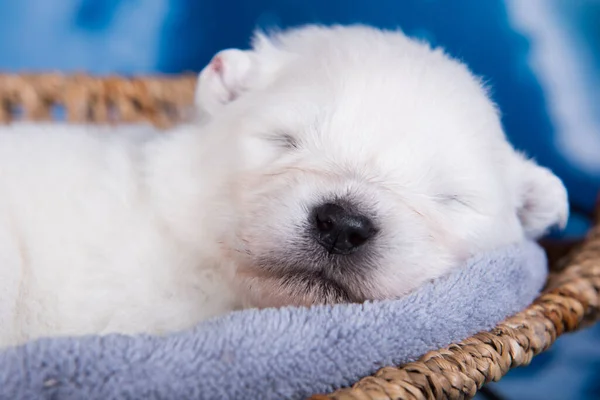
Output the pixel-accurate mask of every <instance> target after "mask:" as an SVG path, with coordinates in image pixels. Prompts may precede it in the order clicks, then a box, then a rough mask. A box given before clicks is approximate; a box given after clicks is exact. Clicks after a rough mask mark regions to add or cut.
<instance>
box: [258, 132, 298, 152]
mask: <svg viewBox="0 0 600 400" xmlns="http://www.w3.org/2000/svg"><path fill="white" fill-rule="evenodd" d="M265 139H266V140H268V141H269V142H272V143H273V144H275V145H276V146H278V147H281V148H283V149H297V148H298V141H297V140H296V138H295V137H293V136H292V135H290V134H289V133H285V132H283V133H274V134H271V135H267V136H266V137H265Z"/></svg>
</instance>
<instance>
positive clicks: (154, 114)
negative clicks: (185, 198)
mask: <svg viewBox="0 0 600 400" xmlns="http://www.w3.org/2000/svg"><path fill="white" fill-rule="evenodd" d="M194 85H195V76H192V75H190V76H178V77H143V78H133V79H125V78H118V77H104V78H94V77H89V76H85V75H72V76H62V75H58V74H53V75H0V122H10V121H12V120H15V119H27V120H38V121H39V120H51V119H56V118H58V117H59V116H60V115H64V117H65V118H66V119H67V120H68V121H69V122H93V123H107V122H109V123H111V122H140V121H147V122H150V123H152V124H155V125H157V126H160V127H165V126H168V125H169V124H171V123H173V122H175V121H176V120H177V119H179V118H180V117H181V115H182V112H183V110H185V109H186V108H187V106H189V105H190V104H191V102H192V99H193V94H194V88H195V86H194ZM599 209H600V207H599ZM547 250H548V254H549V258H550V259H551V260H552V261H551V269H552V273H551V274H550V279H549V281H548V284H547V287H546V289H545V290H544V293H543V294H542V295H541V296H540V297H539V298H538V299H537V300H536V301H535V302H534V304H532V305H531V306H530V307H528V308H527V309H525V310H523V311H522V312H520V313H518V314H517V315H515V316H513V317H511V318H508V319H507V320H506V321H504V322H503V323H501V324H499V325H498V326H497V327H496V328H494V329H492V330H490V331H488V332H481V333H478V334H476V335H474V336H473V337H470V338H468V339H466V340H464V341H462V342H461V343H457V344H453V345H450V346H448V347H446V348H443V349H439V350H436V351H432V352H430V353H428V354H426V355H424V356H423V357H421V359H419V360H418V361H416V362H412V363H408V364H405V365H401V366H389V367H385V368H382V369H381V370H379V371H378V372H377V373H375V374H374V375H373V376H369V377H365V378H363V379H361V380H360V381H358V382H357V383H356V384H355V385H353V387H352V388H345V389H340V390H338V391H336V392H334V393H330V394H323V395H316V396H313V397H312V399H313V400H324V399H338V400H342V399H343V400H370V399H372V400H375V399H377V400H386V399H465V398H471V397H473V396H474V395H475V393H476V392H477V390H478V389H480V388H481V387H482V386H483V385H484V384H485V383H488V382H490V381H497V380H499V379H500V378H502V376H504V375H505V374H506V373H507V372H508V371H509V370H510V369H511V368H515V367H519V366H524V365H527V364H529V363H530V362H531V359H532V358H533V357H534V356H535V355H537V354H539V353H541V352H542V351H544V350H546V349H548V348H549V347H550V346H551V345H552V343H554V341H555V340H556V339H557V338H558V336H560V335H562V334H563V333H565V332H570V331H574V330H577V329H579V328H581V327H583V326H586V325H588V324H591V323H593V322H595V321H596V320H597V319H598V318H599V315H600V312H599V306H600V296H599V290H600V213H598V215H597V216H596V218H595V227H594V228H593V229H592V230H591V231H590V233H589V234H588V236H587V238H586V239H585V240H584V241H582V242H581V243H577V244H576V245H575V246H572V245H570V244H567V245H564V244H562V245H560V244H559V245H558V246H556V245H555V246H552V247H548V248H547ZM567 250H568V251H567Z"/></svg>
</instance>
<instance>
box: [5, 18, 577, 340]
mask: <svg viewBox="0 0 600 400" xmlns="http://www.w3.org/2000/svg"><path fill="white" fill-rule="evenodd" d="M196 98H197V101H198V103H197V106H198V108H199V111H200V115H201V116H202V123H199V124H196V123H194V124H188V125H182V126H179V127H177V128H175V129H173V130H171V131H169V132H166V133H163V134H158V133H156V132H154V131H152V130H151V129H147V130H145V129H132V131H131V132H127V133H123V132H122V131H120V130H119V131H116V132H113V133H111V132H110V129H108V128H106V129H99V128H91V127H82V126H78V127H66V126H64V125H61V126H48V125H47V126H31V125H20V126H17V127H14V128H6V130H5V132H3V133H2V134H1V135H0V217H1V218H2V220H1V221H0V234H1V236H0V257H1V260H0V282H1V284H2V285H3V287H2V291H1V292H0V296H2V297H1V298H0V318H1V320H0V326H1V328H0V345H6V344H14V343H19V342H22V341H24V340H27V339H30V338H35V337H40V336H49V335H64V334H70V335H78V334H86V333H108V332H122V333H134V332H148V333H162V332H167V331H174V330H179V329H182V328H185V327H189V326H192V325H193V324H195V323H197V322H198V321H200V320H202V319H205V318H208V317H210V316H212V315H218V314H221V313H224V312H227V311H230V310H233V309H235V308H237V307H239V306H240V305H243V306H246V307H268V306H281V305H311V304H318V303H333V302H340V301H364V300H368V299H386V298H394V297H398V296H402V295H405V294H407V293H410V292H411V291H412V290H414V289H415V288H417V287H418V286H420V285H422V284H423V283H425V282H427V281H430V280H431V279H435V278H437V277H439V276H441V275H443V274H445V273H447V272H448V271H450V270H451V269H452V268H455V267H457V266H459V265H461V264H462V262H463V261H464V260H465V259H466V258H468V257H469V256H471V255H473V254H475V253H478V252H482V251H487V250H490V249H492V248H494V247H498V246H502V245H505V244H508V243H512V242H516V241H519V240H522V239H523V238H525V237H529V238H535V237H538V236H539V235H541V234H543V233H544V232H545V231H546V230H547V229H548V228H549V227H551V226H553V225H560V224H563V223H564V222H565V220H566V218H567V214H568V212H567V195H566V191H565V189H564V186H563V185H562V183H561V182H560V180H558V179H557V178H556V177H555V176H554V175H553V174H552V173H551V172H550V171H548V170H547V169H545V168H542V167H540V166H538V165H536V164H535V163H534V162H533V161H530V160H528V159H526V158H525V157H523V156H522V155H521V154H519V153H517V152H516V151H515V150H514V149H513V148H512V147H511V146H510V145H509V143H508V142H507V141H506V138H505V136H504V132H503V130H502V126H501V123H500V118H499V115H498V112H497V110H496V108H495V106H494V104H493V103H492V102H491V101H490V99H489V97H488V95H487V92H486V90H485V89H484V88H483V87H482V85H481V83H480V82H479V80H478V79H477V78H475V77H473V75H472V74H471V73H470V72H469V71H468V69H467V68H466V67H465V66H464V65H462V64H460V63H459V62H457V61H454V60H452V59H450V58H449V57H448V56H446V55H445V54H444V53H443V52H442V51H441V50H435V49H431V48H429V46H427V45H426V44H423V43H419V42H415V41H413V40H411V39H409V38H407V37H406V36H404V35H403V34H402V33H400V32H384V31H380V30H376V29H372V28H367V27H362V26H355V27H331V28H324V27H315V26H309V27H305V28H302V29H297V30H291V31H286V32H284V33H280V34H274V35H271V36H268V37H267V36H263V35H258V36H257V37H256V38H255V40H254V43H253V46H252V49H250V50H247V51H241V50H227V51H226V52H223V53H219V54H218V55H217V56H216V57H215V59H214V60H213V62H211V64H210V65H209V66H208V67H207V68H206V69H205V70H204V71H203V72H202V73H201V74H200V80H199V86H198V90H197V97H196ZM134 131H135V132H134Z"/></svg>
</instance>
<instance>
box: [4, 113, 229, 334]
mask: <svg viewBox="0 0 600 400" xmlns="http://www.w3.org/2000/svg"><path fill="white" fill-rule="evenodd" d="M197 134H198V132H197V130H196V128H191V127H186V126H182V127H180V128H178V129H177V130H175V131H173V132H170V133H169V134H168V135H167V134H158V133H157V132H155V131H153V130H152V129H151V128H120V129H118V130H117V131H116V132H115V131H113V130H111V129H109V128H92V127H85V126H66V125H50V124H43V125H33V124H16V125H14V126H11V127H6V128H2V131H1V133H0V218H1V219H0V282H1V286H2V289H1V290H0V327H1V329H0V344H1V345H7V344H15V343H20V342H23V341H24V340H27V339H31V338H35V337H40V336H53V335H67V334H68V335H81V334H91V333H109V332H121V333H134V332H153V333H161V332H165V331H172V330H178V329H183V328H186V327H189V326H190V325H192V324H194V323H195V322H197V321H198V320H201V319H204V318H207V317H210V316H212V315H215V314H219V313H223V312H226V311H230V310H231V309H233V308H235V304H234V297H233V296H232V294H231V293H230V292H229V291H228V288H230V285H228V284H226V283H225V282H224V281H225V280H226V278H227V275H228V271H226V268H227V266H226V265H224V264H223V263H220V264H219V265H217V264H215V263H213V262H211V261H210V260H211V256H212V255H214V254H216V253H218V252H219V249H218V245H217V243H216V241H215V236H213V233H214V232H213V231H212V230H210V229H207V227H212V226H219V225H220V224H221V222H220V221H219V215H218V210H219V208H218V207H216V206H217V205H222V203H223V202H224V201H226V199H219V201H218V202H217V203H214V204H211V202H212V201H213V198H211V196H213V195H214V191H215V189H216V188H217V187H218V184H217V183H215V182H214V180H215V179H218V176H219V172H218V171H207V170H206V169H205V168H204V166H201V165H199V160H200V159H202V155H201V154H200V153H201V152H202V149H203V148H205V147H202V146H199V143H198V140H199V138H198V137H197ZM224 157H226V155H224ZM205 172H206V174H205ZM207 232H208V236H207Z"/></svg>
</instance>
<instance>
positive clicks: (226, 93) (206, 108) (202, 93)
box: [194, 49, 255, 119]
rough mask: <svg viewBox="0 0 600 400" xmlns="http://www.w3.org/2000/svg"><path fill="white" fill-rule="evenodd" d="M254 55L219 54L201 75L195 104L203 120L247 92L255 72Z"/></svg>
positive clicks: (229, 51) (224, 52)
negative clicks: (250, 79)
mask: <svg viewBox="0 0 600 400" xmlns="http://www.w3.org/2000/svg"><path fill="white" fill-rule="evenodd" d="M254 58H255V55H254V54H253V52H252V51H242V50H238V49H227V50H222V51H220V52H218V53H217V54H216V55H215V56H214V57H213V58H212V60H211V61H210V63H209V64H208V65H207V66H206V67H205V68H204V69H203V70H202V71H201V72H200V74H199V75H198V82H197V84H196V93H195V99H194V104H195V106H196V109H197V111H198V113H199V114H200V118H201V119H202V118H207V117H211V116H212V115H213V114H214V113H215V112H217V111H218V110H219V109H220V108H222V107H223V106H225V105H226V104H228V103H230V102H232V101H234V100H235V99H236V98H238V97H239V96H240V95H241V94H242V93H243V92H244V91H245V90H246V89H247V84H248V79H249V77H250V75H251V73H252V72H253V68H254V66H255V65H254V64H255V62H254V61H255V60H254Z"/></svg>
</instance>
